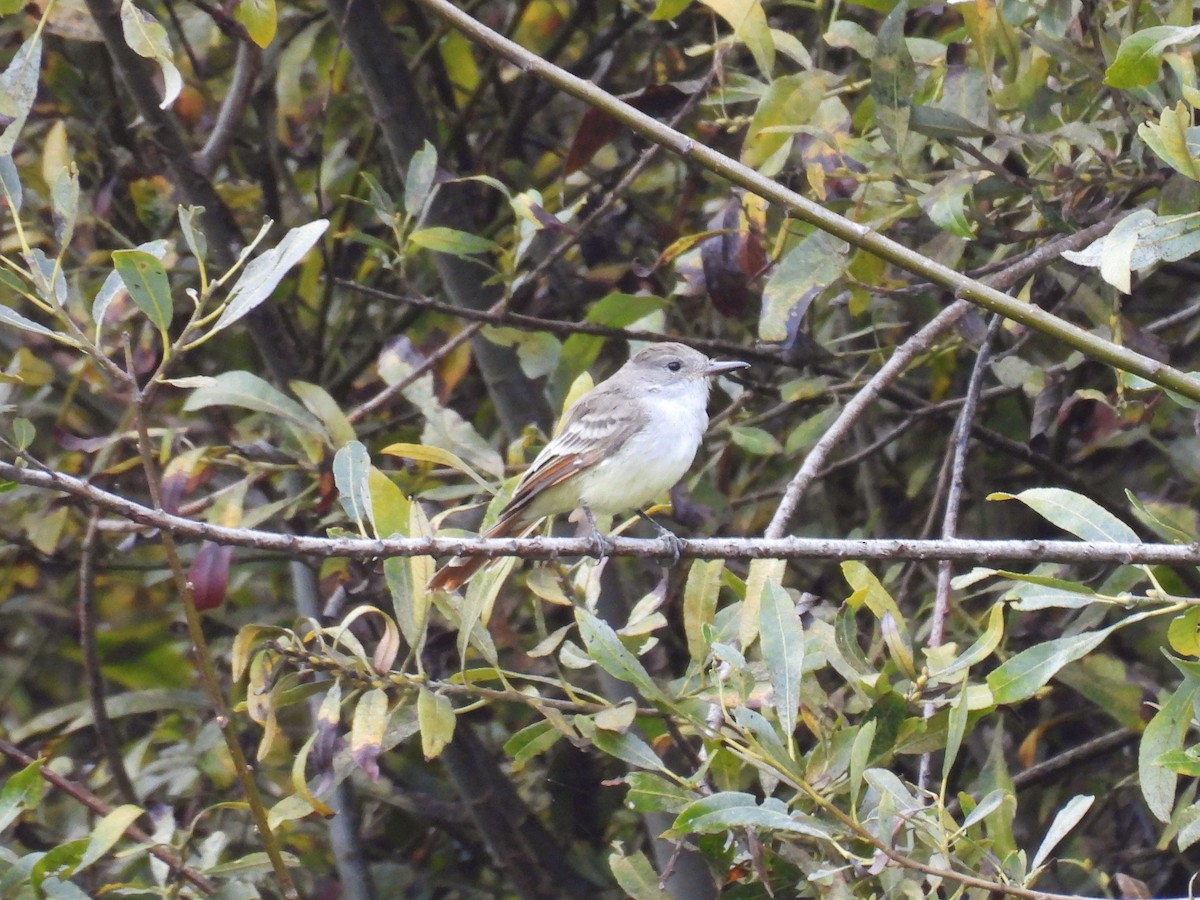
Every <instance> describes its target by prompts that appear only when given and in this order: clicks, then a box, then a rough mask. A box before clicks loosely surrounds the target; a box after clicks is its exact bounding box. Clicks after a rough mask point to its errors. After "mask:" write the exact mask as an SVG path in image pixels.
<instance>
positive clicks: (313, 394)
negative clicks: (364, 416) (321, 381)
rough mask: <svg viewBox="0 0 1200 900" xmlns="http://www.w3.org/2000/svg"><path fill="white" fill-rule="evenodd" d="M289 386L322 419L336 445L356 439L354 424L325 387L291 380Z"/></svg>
mask: <svg viewBox="0 0 1200 900" xmlns="http://www.w3.org/2000/svg"><path fill="white" fill-rule="evenodd" d="M288 387H289V388H291V390H292V393H293V394H295V395H296V396H297V397H299V398H300V402H301V403H303V404H304V407H305V409H307V410H308V411H309V412H310V413H312V414H313V415H314V416H316V417H317V418H318V419H320V420H321V424H322V425H324V426H325V430H326V431H327V432H328V433H329V438H330V440H331V442H332V444H333V446H334V447H342V446H344V445H346V444H348V443H350V442H351V441H352V440H354V438H355V434H354V426H353V425H352V424H350V420H349V419H348V418H347V417H346V414H345V413H344V412H342V408H341V407H340V406H338V405H337V401H336V400H334V399H333V397H331V396H329V392H328V391H326V390H325V388H323V387H321V386H319V385H316V384H310V383H309V382H307V381H290V382H288Z"/></svg>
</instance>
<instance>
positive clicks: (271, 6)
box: [233, 0, 278, 47]
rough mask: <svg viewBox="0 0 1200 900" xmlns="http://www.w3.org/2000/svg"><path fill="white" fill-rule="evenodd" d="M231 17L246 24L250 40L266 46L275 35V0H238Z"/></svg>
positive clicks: (276, 16)
mask: <svg viewBox="0 0 1200 900" xmlns="http://www.w3.org/2000/svg"><path fill="white" fill-rule="evenodd" d="M233 17H234V18H235V19H237V20H238V21H239V22H241V23H242V24H243V25H245V26H246V34H248V35H250V40H252V41H254V43H256V44H258V46H260V47H266V46H267V45H268V44H269V43H271V41H272V40H273V39H274V37H275V27H276V24H277V19H278V15H277V13H276V11H275V0H238V5H237V8H236V9H235V10H234V11H233Z"/></svg>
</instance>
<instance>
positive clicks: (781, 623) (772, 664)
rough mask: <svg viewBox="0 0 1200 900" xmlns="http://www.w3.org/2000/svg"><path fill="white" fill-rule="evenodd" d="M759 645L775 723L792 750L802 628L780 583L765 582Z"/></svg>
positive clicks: (802, 659)
mask: <svg viewBox="0 0 1200 900" xmlns="http://www.w3.org/2000/svg"><path fill="white" fill-rule="evenodd" d="M758 640H759V645H760V647H761V648H762V655H763V661H764V662H766V664H767V671H768V672H770V675H771V688H772V690H773V692H774V695H775V711H776V714H777V715H778V716H779V727H780V729H781V730H782V731H783V734H784V736H785V738H786V739H787V742H788V751H789V752H794V750H795V743H794V741H795V731H796V718H797V716H798V715H799V713H800V673H801V671H802V670H803V668H804V628H803V626H802V625H801V624H800V615H799V613H797V612H796V603H795V601H793V600H792V598H791V596H790V595H789V594H788V592H787V591H786V590H784V589H783V586H782V585H780V584H778V583H776V582H773V581H772V582H768V584H767V586H766V589H765V590H764V591H763V598H762V614H761V618H760V619H759V638H758Z"/></svg>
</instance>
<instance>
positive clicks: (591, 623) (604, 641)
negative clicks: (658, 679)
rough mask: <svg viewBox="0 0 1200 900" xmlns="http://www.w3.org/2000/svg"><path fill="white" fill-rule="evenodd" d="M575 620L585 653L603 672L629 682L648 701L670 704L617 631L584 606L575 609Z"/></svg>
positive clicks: (668, 699)
mask: <svg viewBox="0 0 1200 900" xmlns="http://www.w3.org/2000/svg"><path fill="white" fill-rule="evenodd" d="M575 623H576V624H577V625H578V626H579V634H580V636H581V637H582V638H583V643H584V645H585V646H586V647H587V651H588V655H589V656H590V657H591V658H592V659H594V660H595V661H596V662H597V663H599V665H600V667H601V668H603V669H604V671H606V672H608V674H609V675H612V676H613V677H614V678H616V679H619V680H620V681H624V682H626V683H628V684H632V685H633V686H634V687H636V688H637V689H638V691H640V692H641V694H642V696H643V697H645V698H646V699H647V700H649V701H650V702H652V703H661V704H664V705H670V698H668V697H667V695H666V694H664V693H663V691H662V689H661V688H660V687H659V686H658V685H657V684H656V683H655V682H654V679H653V678H651V677H650V673H649V672H647V671H646V669H645V667H644V666H643V665H642V664H641V662H640V661H639V660H638V658H637V657H636V656H634V655H633V654H632V653H631V652H630V651H629V650H628V649H627V648H626V647H625V645H624V644H622V643H621V639H620V638H619V637H617V633H616V632H615V631H613V629H612V627H611V626H610V625H609V624H608V623H607V622H605V621H604V620H603V619H601V618H599V617H598V616H596V615H595V614H594V613H592V612H589V611H588V610H586V609H583V608H578V609H576V610H575Z"/></svg>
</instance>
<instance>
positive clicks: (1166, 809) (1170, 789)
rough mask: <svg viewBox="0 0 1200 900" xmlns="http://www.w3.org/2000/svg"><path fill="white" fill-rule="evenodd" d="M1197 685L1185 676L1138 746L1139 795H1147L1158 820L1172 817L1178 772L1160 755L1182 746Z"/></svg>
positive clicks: (1164, 820) (1147, 803)
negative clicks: (1161, 760)
mask: <svg viewBox="0 0 1200 900" xmlns="http://www.w3.org/2000/svg"><path fill="white" fill-rule="evenodd" d="M1198 689H1200V683H1197V682H1196V681H1195V680H1193V679H1188V680H1185V681H1184V682H1183V684H1181V685H1180V686H1179V687H1178V688H1176V690H1175V693H1173V694H1171V696H1170V697H1168V698H1167V702H1166V703H1164V704H1163V705H1162V707H1161V708H1160V709H1159V711H1158V712H1156V713H1155V714H1154V718H1152V719H1151V720H1150V723H1149V724H1148V725H1147V726H1146V730H1145V731H1144V732H1143V733H1142V742H1141V744H1140V745H1139V746H1138V784H1139V786H1140V787H1141V789H1142V796H1143V797H1145V798H1146V806H1148V807H1149V808H1150V812H1152V813H1153V814H1154V816H1155V818H1157V819H1158V820H1159V821H1160V822H1170V821H1171V810H1172V809H1173V808H1174V806H1175V785H1176V782H1177V781H1178V780H1179V776H1178V774H1177V773H1175V772H1174V771H1173V770H1171V769H1169V768H1167V767H1166V766H1164V765H1162V764H1161V763H1160V762H1159V758H1160V757H1161V756H1162V755H1163V754H1164V753H1167V752H1169V751H1171V750H1179V749H1181V748H1182V747H1183V741H1184V738H1185V736H1186V735H1187V731H1188V727H1189V726H1190V725H1191V721H1192V703H1193V701H1194V700H1195V697H1196V692H1197V690H1198Z"/></svg>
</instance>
